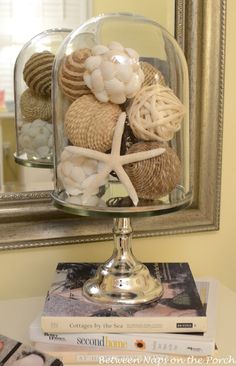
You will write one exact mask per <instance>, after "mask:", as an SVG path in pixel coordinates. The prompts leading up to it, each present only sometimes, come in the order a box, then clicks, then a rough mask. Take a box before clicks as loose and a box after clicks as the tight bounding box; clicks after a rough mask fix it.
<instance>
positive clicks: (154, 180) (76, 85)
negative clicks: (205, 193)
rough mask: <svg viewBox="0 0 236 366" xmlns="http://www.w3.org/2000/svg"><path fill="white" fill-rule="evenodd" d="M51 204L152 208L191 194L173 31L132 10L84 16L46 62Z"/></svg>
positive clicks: (183, 70) (170, 207) (117, 213)
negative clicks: (50, 90)
mask: <svg viewBox="0 0 236 366" xmlns="http://www.w3.org/2000/svg"><path fill="white" fill-rule="evenodd" d="M53 106H54V111H53V112H54V113H53V124H54V143H55V154H54V159H55V162H54V167H55V189H54V192H53V198H54V201H55V205H56V206H57V207H59V208H63V209H64V210H65V211H68V212H71V213H76V214H79V215H109V216H113V217H128V216H135V215H158V214H163V213H168V212H172V211H175V210H179V209H181V208H183V207H186V206H187V205H189V203H190V202H191V196H192V194H191V185H190V159H189V155H190V154H189V149H190V146H191V144H190V140H189V138H190V134H189V85H188V70H187V65H186V60H185V57H184V55H183V52H182V50H181V49H180V47H179V45H178V43H177V42H176V40H175V39H174V38H173V37H172V36H171V35H170V34H169V33H168V32H167V31H166V30H165V29H164V28H163V27H161V26H160V25H159V24H157V23H155V22H154V21H151V20H148V19H146V18H144V17H142V16H137V15H131V14H107V15H101V16H98V17H95V18H92V19H90V20H89V21H87V22H86V23H84V24H83V25H82V26H80V27H79V28H78V29H77V30H75V31H74V32H72V33H71V34H70V35H69V36H68V37H67V38H66V40H65V41H64V42H63V44H62V45H61V47H60V49H59V51H58V53H57V56H56V58H55V63H54V68H53Z"/></svg>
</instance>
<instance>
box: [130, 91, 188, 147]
mask: <svg viewBox="0 0 236 366" xmlns="http://www.w3.org/2000/svg"><path fill="white" fill-rule="evenodd" d="M184 115H185V107H184V105H183V104H182V103H181V102H180V100H179V99H178V98H177V96H176V95H175V94H174V92H173V91H172V90H171V89H170V88H168V87H165V86H162V85H160V84H155V85H150V86H145V87H143V88H142V89H141V90H140V92H139V93H138V94H137V95H136V96H135V98H134V100H133V101H132V103H131V105H130V108H129V110H128V117H129V122H130V127H131V129H132V131H133V133H134V135H135V136H136V137H137V138H138V139H141V140H144V141H169V140H171V139H172V138H173V137H174V134H175V132H177V131H178V130H179V129H180V128H181V122H182V119H183V117H184Z"/></svg>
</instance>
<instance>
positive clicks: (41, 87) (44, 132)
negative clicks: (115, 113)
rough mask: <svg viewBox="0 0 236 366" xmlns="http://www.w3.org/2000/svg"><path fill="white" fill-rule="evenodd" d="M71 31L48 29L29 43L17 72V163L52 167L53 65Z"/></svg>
mask: <svg viewBox="0 0 236 366" xmlns="http://www.w3.org/2000/svg"><path fill="white" fill-rule="evenodd" d="M70 32H71V30H70V29H63V28H61V29H56V28H55V29H49V30H46V31H44V32H42V33H40V34H38V35H36V36H35V37H33V38H32V39H31V40H30V41H29V42H27V43H26V44H25V45H24V47H23V48H22V50H21V51H20V53H19V55H18V57H17V59H16V62H15V69H14V98H15V122H16V143H17V151H16V153H15V154H14V158H15V161H16V162H17V163H18V164H21V165H24V166H30V167H40V168H51V167H52V164H53V158H52V152H53V132H52V103H51V83H52V66H53V62H54V59H55V54H56V52H57V49H58V47H59V46H60V45H61V43H62V42H63V40H64V39H65V37H66V36H67V35H68V34H69V33H70Z"/></svg>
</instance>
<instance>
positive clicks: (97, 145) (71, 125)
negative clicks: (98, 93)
mask: <svg viewBox="0 0 236 366" xmlns="http://www.w3.org/2000/svg"><path fill="white" fill-rule="evenodd" d="M120 113H121V109H120V107H119V106H118V105H116V104H112V103H100V102H98V101H97V100H96V98H95V97H94V96H93V95H91V94H90V95H84V96H82V97H80V98H78V99H76V100H75V101H74V102H73V103H72V104H71V105H70V107H69V109H68V111H67V112H66V116H65V134H66V137H67V138H68V139H69V140H70V142H71V143H72V144H73V145H75V146H80V147H85V148H89V149H93V150H98V151H102V152H106V151H107V150H109V149H111V145H112V138H113V133H114V128H115V126H116V122H117V119H118V117H119V115H120Z"/></svg>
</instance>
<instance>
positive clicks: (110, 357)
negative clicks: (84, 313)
mask: <svg viewBox="0 0 236 366" xmlns="http://www.w3.org/2000/svg"><path fill="white" fill-rule="evenodd" d="M37 349H38V350H39V351H42V350H41V349H40V345H39V344H37ZM47 353H48V354H49V355H51V356H53V357H57V358H59V359H60V360H61V361H62V362H63V363H64V364H68V365H69V364H70V365H72V364H74V365H81V364H82V365H86V364H89V365H92V364H93V365H102V364H106V365H107V364H108V365H112V364H122V365H130V364H131V365H133V364H134V365H137V364H138V365H143V364H147V365H161V364H165V365H167V364H168V365H169V364H182V365H183V364H190V363H191V364H203V363H204V362H206V361H207V360H208V359H209V360H210V359H211V356H207V357H196V356H187V357H186V356H184V357H183V356H179V355H169V354H166V353H165V354H157V353H156V354H153V353H148V352H138V353H137V352H136V353H135V352H126V353H123V354H121V353H119V352H117V353H115V352H113V353H106V352H101V351H99V352H89V351H83V352H79V351H78V352H77V351H68V352H63V351H62V352H60V351H51V350H47ZM182 357H183V358H182ZM208 357H209V358H208Z"/></svg>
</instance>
